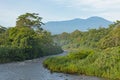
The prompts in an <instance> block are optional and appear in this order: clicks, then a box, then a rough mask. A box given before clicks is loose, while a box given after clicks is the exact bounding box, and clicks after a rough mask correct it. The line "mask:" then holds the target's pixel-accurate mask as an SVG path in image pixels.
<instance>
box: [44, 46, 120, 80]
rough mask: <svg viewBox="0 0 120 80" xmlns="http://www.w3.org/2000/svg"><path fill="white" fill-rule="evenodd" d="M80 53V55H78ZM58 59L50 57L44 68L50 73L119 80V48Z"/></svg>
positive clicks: (73, 54) (75, 54) (76, 53)
mask: <svg viewBox="0 0 120 80" xmlns="http://www.w3.org/2000/svg"><path fill="white" fill-rule="evenodd" d="M80 52H81V53H80ZM80 52H79V55H78V52H74V53H72V55H71V53H70V54H69V53H68V55H69V56H70V57H69V56H68V55H66V56H62V57H61V56H60V57H50V58H47V59H46V60H45V61H44V66H45V67H47V68H49V69H50V70H51V71H57V72H64V73H71V74H76V73H77V74H86V75H92V76H99V77H104V78H109V79H112V80H120V76H119V75H120V67H119V66H120V47H114V48H109V49H105V50H103V51H101V52H98V51H86V50H85V52H86V53H85V52H83V51H80Z"/></svg>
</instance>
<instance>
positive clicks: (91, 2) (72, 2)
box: [53, 0, 120, 9]
mask: <svg viewBox="0 0 120 80" xmlns="http://www.w3.org/2000/svg"><path fill="white" fill-rule="evenodd" d="M53 1H55V2H57V3H58V4H63V5H64V6H66V7H73V8H84V7H85V8H88V9H89V8H91V9H111V8H112V9H113V8H120V5H119V4H120V0H53Z"/></svg>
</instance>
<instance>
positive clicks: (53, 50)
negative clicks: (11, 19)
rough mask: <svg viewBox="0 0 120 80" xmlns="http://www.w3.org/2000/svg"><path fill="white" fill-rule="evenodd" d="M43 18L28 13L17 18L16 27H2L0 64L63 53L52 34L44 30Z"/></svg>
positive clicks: (0, 31)
mask: <svg viewBox="0 0 120 80" xmlns="http://www.w3.org/2000/svg"><path fill="white" fill-rule="evenodd" d="M41 20H42V18H41V17H39V16H38V14H36V13H26V14H23V15H20V16H19V17H18V18H17V21H16V26H15V27H10V28H8V29H6V28H5V27H0V62H1V63H3V62H11V61H21V60H26V59H33V58H38V57H41V56H45V55H51V54H57V53H60V52H62V49H61V48H60V46H57V45H55V43H54V42H53V40H52V37H51V33H50V32H48V31H46V30H43V29H42V27H41V25H42V24H43V22H41Z"/></svg>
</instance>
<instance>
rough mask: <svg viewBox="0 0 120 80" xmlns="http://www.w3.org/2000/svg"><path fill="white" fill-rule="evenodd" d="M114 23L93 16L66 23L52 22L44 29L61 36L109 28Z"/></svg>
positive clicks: (44, 26) (46, 24)
mask: <svg viewBox="0 0 120 80" xmlns="http://www.w3.org/2000/svg"><path fill="white" fill-rule="evenodd" d="M112 23H113V22H111V21H109V20H106V19H104V18H102V17H97V16H93V17H90V18H87V19H80V18H76V19H72V20H66V21H50V22H47V23H45V25H43V26H42V27H43V28H44V29H46V30H48V31H49V32H51V33H52V34H60V33H62V32H68V33H70V32H73V31H74V30H76V29H78V30H80V31H87V30H88V29H98V28H99V27H105V28H107V27H108V26H109V25H110V24H112Z"/></svg>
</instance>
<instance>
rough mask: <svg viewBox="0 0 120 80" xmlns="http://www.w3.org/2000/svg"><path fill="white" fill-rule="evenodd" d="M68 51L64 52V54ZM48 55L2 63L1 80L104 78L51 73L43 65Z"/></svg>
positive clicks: (87, 79) (82, 79)
mask: <svg viewBox="0 0 120 80" xmlns="http://www.w3.org/2000/svg"><path fill="white" fill-rule="evenodd" d="M64 54H66V52H63V54H61V55H64ZM45 58H47V57H43V58H39V59H34V60H27V61H23V62H15V63H7V64H0V80H102V79H100V78H97V77H91V76H84V75H69V74H63V73H50V71H49V70H47V69H45V68H44V67H43V65H42V62H43V60H44V59H45Z"/></svg>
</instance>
